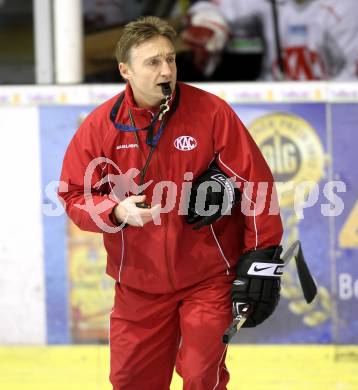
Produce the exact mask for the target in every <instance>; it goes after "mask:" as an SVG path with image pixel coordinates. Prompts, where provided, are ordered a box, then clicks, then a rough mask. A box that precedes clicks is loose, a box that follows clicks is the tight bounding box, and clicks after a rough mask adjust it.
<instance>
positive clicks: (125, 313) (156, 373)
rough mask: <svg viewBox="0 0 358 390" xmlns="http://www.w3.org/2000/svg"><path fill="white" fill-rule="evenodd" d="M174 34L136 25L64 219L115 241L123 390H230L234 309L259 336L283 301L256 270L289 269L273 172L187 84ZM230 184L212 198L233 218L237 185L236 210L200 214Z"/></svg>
mask: <svg viewBox="0 0 358 390" xmlns="http://www.w3.org/2000/svg"><path fill="white" fill-rule="evenodd" d="M174 36H175V32H174V30H173V29H172V28H171V27H170V26H169V25H168V24H167V23H166V22H164V21H162V20H160V19H158V18H156V17H145V18H142V19H139V20H137V21H134V22H131V23H129V24H128V25H126V26H125V28H124V31H123V33H122V35H121V37H120V40H119V42H118V45H117V51H116V55H117V59H118V63H119V71H120V74H121V76H122V77H123V79H124V80H126V82H127V85H126V89H125V91H124V93H121V94H119V95H117V96H115V97H114V98H112V99H110V100H109V101H107V102H105V103H104V104H102V105H101V106H99V107H98V108H96V109H95V110H94V111H93V112H92V113H91V114H90V115H89V116H88V117H87V118H86V120H85V121H84V123H83V124H82V125H81V127H80V128H79V129H78V131H77V132H76V134H75V136H74V138H73V139H72V141H71V143H70V145H69V147H68V150H67V152H66V155H65V158H64V162H63V169H62V176H61V181H62V183H63V186H62V188H60V192H59V194H60V196H61V197H62V199H63V201H64V203H65V207H66V211H67V213H68V215H69V216H70V218H72V219H73V221H74V222H75V223H76V224H77V225H78V226H79V227H80V228H81V229H84V230H89V231H94V232H102V233H103V237H104V245H105V247H106V250H107V253H108V260H107V273H108V274H109V275H110V276H111V277H113V278H114V279H115V280H116V281H117V283H116V287H115V289H116V294H115V302H114V307H113V311H112V313H111V318H110V350H111V374H110V380H111V382H112V385H113V388H114V389H115V390H119V389H120V390H126V389H130V390H134V389H146V390H168V389H169V385H170V383H171V378H172V374H173V369H174V365H176V369H177V371H178V373H179V374H180V375H181V376H182V377H183V381H184V388H185V389H186V390H194V389H196V390H208V389H217V390H218V389H226V384H227V383H228V381H229V374H228V372H227V370H226V367H225V355H226V347H225V345H224V344H223V343H222V335H223V332H224V331H225V329H226V328H227V326H228V325H229V324H230V323H231V321H232V309H231V307H232V299H233V301H234V303H239V304H241V303H242V302H250V303H251V304H252V306H253V308H254V311H253V314H252V316H251V317H250V321H251V323H250V325H251V326H254V325H256V324H259V323H260V322H262V321H264V320H265V319H266V318H267V317H268V316H269V315H270V314H271V313H272V312H273V310H274V308H275V306H276V304H277V301H278V297H279V278H277V277H276V276H277V275H274V276H273V277H272V275H268V276H266V277H265V278H262V277H260V275H254V276H253V277H251V276H250V275H251V274H250V273H249V271H248V269H246V268H248V267H249V266H250V262H252V258H256V257H255V256H256V254H257V258H259V261H260V262H264V263H268V267H266V268H270V267H271V266H272V264H276V263H279V262H280V260H279V247H278V245H279V243H280V240H281V236H282V226H281V219H280V216H279V214H278V212H277V208H276V209H275V203H276V201H277V199H276V197H275V193H274V191H273V179H272V175H271V173H270V170H269V168H268V166H267V164H266V162H265V161H264V159H263V157H262V155H261V153H260V152H259V150H258V148H257V146H256V144H255V143H254V141H253V140H252V138H251V137H250V135H249V134H248V132H247V130H246V129H245V127H244V125H243V124H242V123H241V121H240V120H239V118H238V117H237V116H236V114H235V113H234V111H233V110H232V109H231V108H230V106H229V105H228V104H226V103H225V102H224V101H222V100H221V99H220V98H218V97H216V96H214V95H212V94H209V93H207V92H204V91H202V90H200V89H197V88H194V87H191V86H188V85H185V84H183V83H179V82H177V80H176V64H175V51H174V47H173V40H174ZM213 163H215V164H216V165H215V166H213ZM223 176H224V178H227V177H232V180H231V181H230V183H231V184H230V183H229V181H227V182H226V181H225V179H224V181H220V180H218V182H217V183H218V186H219V190H218V189H217V188H216V189H215V186H214V185H213V186H212V189H211V190H210V191H209V189H208V191H207V194H208V198H207V199H206V198H205V199H206V200H208V199H209V203H210V199H211V200H212V201H211V203H215V202H216V203H219V206H223V203H224V200H223V197H221V198H220V195H221V192H220V191H221V190H220V188H224V187H225V188H226V189H225V191H226V193H229V194H230V199H231V201H230V202H229V201H228V202H226V206H227V207H225V211H224V209H223V208H222V210H223V211H222V212H221V213H218V212H215V213H212V214H211V215H210V213H206V214H205V213H204V212H202V213H200V210H199V209H200V204H199V203H200V202H196V203H195V202H194V203H193V201H192V199H193V194H199V193H200V191H201V189H202V188H204V187H205V184H206V182H207V181H208V180H210V179H212V180H216V179H218V178H219V179H220V178H221V179H222V178H223ZM223 182H225V184H224V185H223V186H222V185H221V184H220V183H223ZM234 182H235V186H236V189H235V191H231V190H230V188H231V189H233V188H234V187H230V186H232V185H233V184H234ZM261 182H262V183H263V184H264V185H263V186H261V187H260V186H259V183H261ZM193 183H194V184H193ZM262 183H261V184H262ZM199 184H203V185H204V187H203V186H200V185H199ZM89 187H90V188H89ZM164 187H166V191H164V193H165V195H164V196H162V195H163V188H164ZM191 187H192V189H191ZM238 190H239V191H240V193H241V196H242V198H243V202H242V206H241V207H240V205H238V204H237V203H238V202H237V193H238ZM230 191H231V192H230ZM204 192H205V191H204ZM189 193H190V194H191V195H190V196H189V195H188V194H189ZM158 194H159V195H158ZM235 194H236V200H235ZM188 196H189V198H188ZM218 198H219V201H218V200H217V199H218ZM225 199H226V198H225ZM244 200H245V201H246V202H245V201H244ZM220 203H222V204H221V205H220ZM168 204H171V207H167V205H168ZM188 204H189V215H187V216H186V215H185V214H187V209H188ZM234 204H236V205H234ZM211 206H212V205H210V207H211ZM216 206H218V205H217V204H216ZM231 206H232V210H230V209H231ZM202 209H204V207H202ZM274 209H275V210H274ZM205 210H206V211H208V210H207V209H206V208H205ZM270 211H271V212H270ZM230 212H231V215H229V214H230ZM204 214H205V215H204ZM221 214H228V215H221ZM193 224H194V225H193ZM193 226H194V229H193ZM199 227H200V228H199ZM239 257H240V261H239V262H238V259H239ZM237 264H242V265H244V268H243V267H239V266H237ZM245 267H246V268H245ZM251 268H252V267H251ZM258 272H260V271H258ZM261 272H262V271H261ZM237 276H239V277H240V279H238V280H239V281H240V283H239V284H238V283H236V284H235V286H233V281H234V280H235V278H236V277H237ZM254 278H255V280H253V279H254ZM241 282H242V283H241ZM231 295H232V299H231ZM264 295H265V297H264Z"/></svg>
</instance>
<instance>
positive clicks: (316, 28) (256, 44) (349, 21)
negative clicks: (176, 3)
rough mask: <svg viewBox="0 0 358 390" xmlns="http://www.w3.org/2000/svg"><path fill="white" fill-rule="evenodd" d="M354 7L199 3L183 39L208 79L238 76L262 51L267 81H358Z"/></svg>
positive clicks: (280, 0)
mask: <svg viewBox="0 0 358 390" xmlns="http://www.w3.org/2000/svg"><path fill="white" fill-rule="evenodd" d="M275 9H276V11H277V12H276V13H275V12H274V11H275ZM355 9H356V1H355V0H344V1H335V0H250V1H246V0H235V1H232V0H218V1H198V2H196V3H195V4H194V5H193V6H192V7H191V9H190V10H189V13H188V15H189V21H190V22H189V24H188V26H187V28H186V30H184V32H183V38H184V40H185V41H186V42H187V43H188V44H189V45H190V46H191V47H192V48H193V50H194V58H195V60H194V63H195V64H196V65H197V67H198V68H200V69H201V71H202V73H203V74H204V75H206V76H207V77H208V78H213V77H214V78H221V79H222V76H223V75H224V78H225V80H238V77H239V75H240V74H241V73H242V72H241V70H240V68H241V66H242V64H243V61H244V59H245V58H246V57H249V56H252V55H254V54H255V53H259V52H261V53H263V57H264V58H263V62H262V71H261V76H260V78H261V79H264V80H282V79H285V80H301V81H305V80H355V79H357V76H358V73H357V72H358V41H357V39H356V37H357V34H358V22H357V18H356V12H355ZM204 53H205V54H204ZM278 53H280V55H279V54H278ZM220 54H221V55H224V56H223V58H222V62H220ZM228 59H229V61H228ZM256 62H257V61H256ZM257 63H258V62H257Z"/></svg>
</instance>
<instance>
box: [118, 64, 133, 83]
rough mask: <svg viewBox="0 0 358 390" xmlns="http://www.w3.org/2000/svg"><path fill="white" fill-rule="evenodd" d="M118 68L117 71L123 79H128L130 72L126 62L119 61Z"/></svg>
mask: <svg viewBox="0 0 358 390" xmlns="http://www.w3.org/2000/svg"><path fill="white" fill-rule="evenodd" d="M118 69H119V73H120V74H121V76H122V77H123V79H124V80H129V79H130V78H131V72H130V69H129V66H128V64H126V63H124V62H120V63H119V64H118Z"/></svg>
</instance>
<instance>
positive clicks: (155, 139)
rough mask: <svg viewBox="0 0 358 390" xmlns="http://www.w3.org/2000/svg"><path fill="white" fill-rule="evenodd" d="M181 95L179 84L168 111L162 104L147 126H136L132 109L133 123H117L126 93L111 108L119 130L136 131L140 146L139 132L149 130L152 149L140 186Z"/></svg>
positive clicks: (111, 118)
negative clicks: (158, 123)
mask: <svg viewBox="0 0 358 390" xmlns="http://www.w3.org/2000/svg"><path fill="white" fill-rule="evenodd" d="M179 96H180V90H179V87H178V85H177V86H176V87H175V98H174V101H173V104H172V107H171V109H170V110H169V111H168V109H166V106H165V105H163V104H161V106H160V107H161V109H160V110H159V112H157V113H156V114H155V115H154V117H153V118H152V120H151V122H150V124H149V125H148V126H146V127H143V128H137V127H136V126H135V123H134V119H133V115H132V112H131V110H130V109H129V111H128V113H129V119H130V121H131V125H130V126H129V125H124V124H122V123H116V122H115V119H116V116H117V114H118V111H119V108H120V106H121V104H122V101H123V99H124V93H122V94H121V95H120V96H119V98H118V99H117V101H116V103H115V104H114V106H113V108H112V110H111V113H110V120H111V122H112V123H113V126H114V127H115V128H116V129H117V130H119V131H124V132H134V135H135V138H136V141H137V144H138V146H139V137H138V133H137V132H138V131H140V130H146V131H148V134H147V138H146V144H147V145H148V146H150V151H149V154H148V157H147V159H146V162H145V164H144V166H143V168H142V169H141V171H140V183H139V186H142V185H143V184H144V178H145V175H146V173H147V170H148V167H149V163H150V161H151V159H152V157H153V153H154V150H155V148H156V146H157V145H158V142H159V139H160V137H161V136H162V134H163V131H164V129H165V127H166V125H167V123H168V120H169V119H170V117H171V116H172V115H173V114H174V112H175V111H176V109H177V107H178V103H179ZM167 111H168V112H167ZM163 116H164V117H163ZM158 119H159V120H160V119H162V121H161V124H160V126H159V129H158V131H157V133H156V134H155V135H154V134H153V132H154V126H155V124H156V122H157V121H158Z"/></svg>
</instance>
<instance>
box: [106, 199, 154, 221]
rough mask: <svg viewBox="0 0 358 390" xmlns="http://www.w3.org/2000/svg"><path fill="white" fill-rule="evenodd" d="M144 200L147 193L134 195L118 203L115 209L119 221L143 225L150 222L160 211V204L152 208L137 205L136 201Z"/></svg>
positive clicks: (115, 215) (114, 212)
mask: <svg viewBox="0 0 358 390" xmlns="http://www.w3.org/2000/svg"><path fill="white" fill-rule="evenodd" d="M144 201H145V195H140V196H137V195H132V196H129V197H128V198H126V199H124V200H123V201H122V202H120V203H118V204H117V205H116V206H115V207H114V209H113V214H114V217H115V219H116V221H117V223H118V224H121V223H125V224H127V225H130V226H140V227H143V226H144V225H145V224H147V223H148V222H151V221H153V219H155V217H156V216H157V215H158V214H159V212H160V204H157V205H155V206H153V207H150V208H141V207H137V205H136V203H141V202H144Z"/></svg>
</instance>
